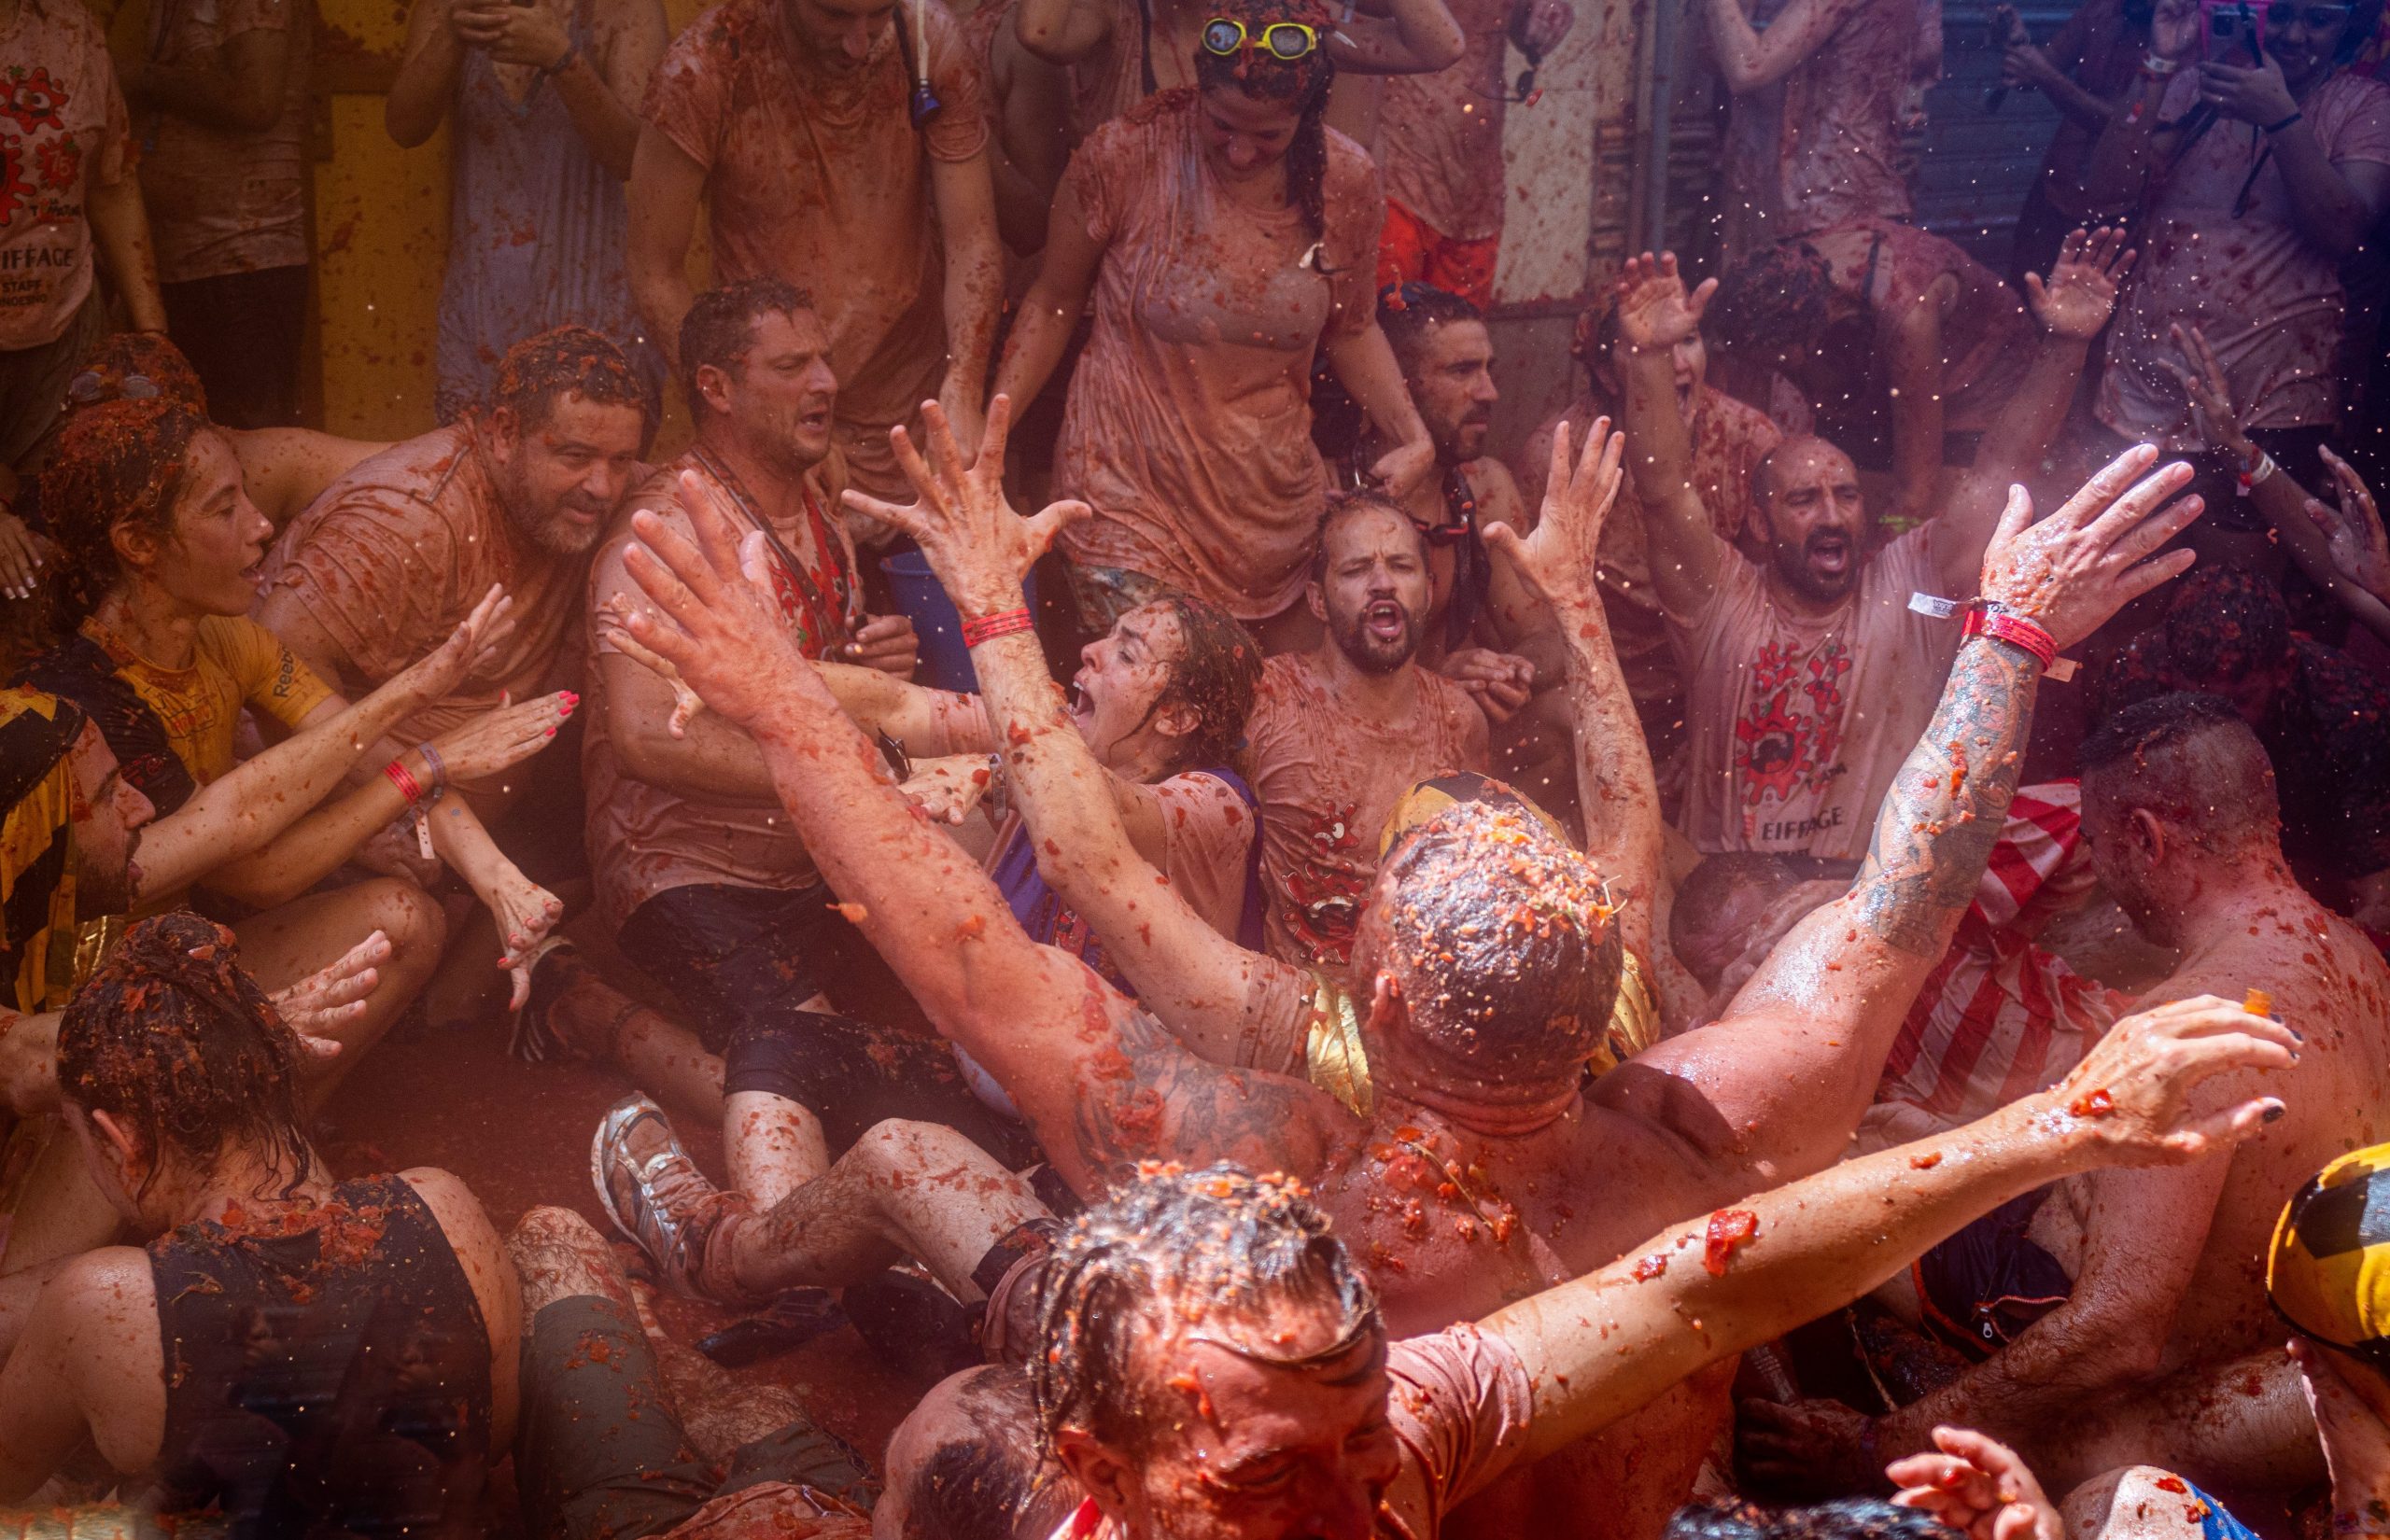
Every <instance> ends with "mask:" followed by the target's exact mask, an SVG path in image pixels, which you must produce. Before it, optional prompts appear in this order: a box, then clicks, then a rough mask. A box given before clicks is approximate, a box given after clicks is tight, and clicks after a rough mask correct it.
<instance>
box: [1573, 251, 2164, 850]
mask: <svg viewBox="0 0 2390 1540" xmlns="http://www.w3.org/2000/svg"><path fill="white" fill-rule="evenodd" d="M2130 260H2131V258H2130V253H2128V252H2126V251H2125V250H2124V249H2123V246H2122V241H2121V238H2120V237H2118V236H2116V234H2115V233H2114V232H2111V231H2102V232H2101V234H2100V235H2099V236H2097V237H2088V238H2084V239H2071V240H2070V241H2069V243H2068V247H2067V250H2066V252H2065V253H2064V254H2063V255H2062V256H2061V257H2060V261H2059V265H2058V266H2057V267H2055V268H2053V269H2052V270H2051V276H2050V281H2049V283H2048V285H2047V286H2046V287H2045V286H2043V285H2041V284H2039V283H2038V282H2037V283H2036V284H2035V286H2034V296H2033V298H2034V309H2035V312H2036V314H2037V315H2040V316H2041V318H2042V323H2043V326H2044V327H2045V329H2046V333H2047V335H2046V338H2045V340H2044V343H2043V345H2042V348H2041V350H2040V352H2039V354H2038V355H2037V356H2036V357H2035V359H2034V363H2033V367H2032V372H2031V373H2030V374H2029V376H2028V377H2027V379H2026V381H2025V383H2024V385H2023V386H2022V387H2021V388H2020V389H2019V391H2018V392H2017V397H2016V399H2015V400H2014V401H2013V402H2012V403H2011V404H2010V406H2009V408H2008V410H2007V413H2006V414H2005V415H2004V416H2003V418H2002V419H2001V422H2000V425H1999V427H1998V428H1997V429H1996V430H1995V431H1994V432H1993V433H1992V434H1991V436H1990V437H1989V440H1988V441H1986V442H1985V444H1984V446H1983V451H1982V453H1981V455H1978V457H1977V459H1976V463H1975V466H1974V467H1973V468H1972V469H1970V470H1969V471H1968V472H1966V473H1965V474H1964V475H1963V476H1962V477H1961V479H1960V482H1959V484H1958V487H1957V489H1956V490H1955V491H1954V492H1953V494H1952V495H1951V497H1950V499H1949V501H1948V504H1947V507H1946V508H1945V509H1944V511H1943V512H1942V514H1941V516H1940V517H1939V518H1937V519H1935V520H1934V521H1933V523H1932V524H1930V525H1926V526H1925V527H1924V528H1922V529H1919V530H1914V531H1912V532H1911V533H1909V534H1907V535H1905V536H1903V537H1901V538H1900V539H1896V540H1894V541H1892V542H1891V544H1890V545H1888V546H1886V547H1884V548H1883V549H1882V550H1881V551H1879V552H1871V550H1870V547H1871V543H1872V542H1871V541H1870V539H1869V538H1868V537H1869V533H1870V529H1871V522H1870V517H1869V510H1868V508H1867V505H1866V501H1865V498H1864V497H1863V496H1862V495H1861V492H1860V488H1859V477H1858V471H1857V469H1856V468H1855V467H1853V466H1852V464H1851V462H1850V457H1849V455H1845V454H1844V453H1843V452H1842V451H1841V450H1839V449H1836V448H1835V446H1834V445H1832V444H1830V443H1827V442H1825V441H1822V440H1820V439H1793V440H1788V441H1786V442H1784V443H1782V444H1780V445H1778V447H1777V449H1776V450H1775V452H1774V453H1773V454H1771V455H1769V456H1768V457H1767V460H1766V462H1765V464H1764V467H1763V468H1762V469H1761V471H1760V473H1759V475H1758V477H1757V482H1756V484H1757V486H1758V489H1759V494H1760V497H1759V507H1758V512H1759V514H1760V517H1761V521H1762V524H1763V526H1764V532H1765V534H1766V536H1767V538H1768V542H1769V555H1770V560H1769V561H1768V562H1767V563H1766V564H1765V565H1762V564H1759V563H1755V562H1752V561H1750V560H1747V559H1746V558H1745V557H1744V556H1743V555H1742V554H1741V553H1739V552H1737V551H1736V549H1735V548H1734V547H1732V546H1730V545H1728V544H1727V543H1726V542H1725V541H1723V540H1722V539H1719V538H1718V535H1717V530H1716V526H1715V524H1714V523H1713V521H1712V519H1711V517H1710V513H1709V511H1708V509H1707V508H1705V507H1704V506H1703V505H1702V501H1701V497H1700V496H1699V494H1697V493H1696V492H1695V491H1694V488H1693V484H1692V483H1691V481H1690V480H1689V479H1688V474H1687V472H1688V468H1689V465H1690V455H1689V446H1688V442H1687V440H1686V435H1685V429H1684V422H1683V418H1682V416H1681V415H1680V408H1679V394H1678V388H1677V383H1676V380H1675V377H1674V369H1673V364H1672V360H1671V349H1672V348H1673V347H1674V346H1675V344H1676V343H1678V342H1679V341H1680V340H1681V339H1682V338H1685V337H1687V336H1690V335H1692V334H1693V333H1694V331H1695V330H1696V329H1698V328H1699V326H1700V324H1701V314H1702V310H1703V308H1704V307H1705V306H1706V305H1707V304H1708V300H1709V293H1710V291H1711V290H1712V288H1713V286H1712V285H1707V284H1705V285H1704V286H1703V287H1701V288H1700V289H1696V290H1694V292H1693V293H1692V294H1690V295H1687V294H1686V293H1685V291H1684V286H1683V285H1682V284H1681V283H1680V281H1679V280H1678V278H1677V276H1676V259H1675V258H1673V257H1662V258H1659V259H1656V260H1655V259H1653V258H1652V256H1651V255H1650V254H1649V253H1646V254H1645V255H1644V256H1643V257H1641V258H1640V259H1636V260H1634V261H1631V262H1629V263H1628V264H1627V268H1626V273H1625V276H1624V277H1623V278H1622V279H1621V280H1620V301H1619V308H1618V326H1619V347H1618V353H1617V358H1618V367H1619V371H1620V372H1621V373H1622V374H1623V375H1624V376H1625V381H1626V427H1627V431H1628V432H1629V433H1630V434H1632V435H1636V437H1635V440H1634V442H1635V445H1636V453H1635V454H1634V455H1633V456H1632V459H1633V461H1634V468H1635V477H1636V484H1637V489H1638V491H1639V492H1640V493H1641V494H1642V501H1643V507H1644V510H1645V511H1646V514H1647V522H1646V525H1645V534H1646V536H1647V538H1648V539H1649V540H1650V542H1651V553H1652V562H1651V569H1652V585H1653V588H1654V591H1655V592H1656V593H1657V595H1658V596H1659V600H1660V604H1661V606H1662V607H1663V609H1665V610H1666V614H1667V617H1668V621H1669V627H1670V632H1671V637H1672V640H1673V641H1674V643H1675V646H1676V649H1677V654H1678V658H1679V661H1680V664H1681V665H1682V667H1683V671H1684V675H1685V685H1686V692H1687V702H1688V707H1689V709H1688V711H1687V723H1688V727H1689V730H1690V732H1691V734H1692V738H1693V749H1692V778H1691V783H1690V785H1689V786H1688V787H1687V788H1686V793H1685V803H1684V809H1683V812H1682V813H1681V815H1680V827H1681V828H1682V829H1683V831H1684V833H1685V834H1686V836H1687V837H1688V838H1690V839H1691V840H1692V841H1693V843H1694V845H1695V846H1696V847H1699V848H1700V849H1701V850H1703V851H1704V852H1705V853H1707V852H1714V851H1718V850H1772V851H1778V852H1785V853H1806V854H1808V855H1813V856H1830V857H1854V856H1858V855H1860V854H1861V853H1862V851H1863V834H1862V830H1863V828H1865V827H1866V825H1867V824H1868V822H1869V821H1870V820H1871V819H1872V818H1873V816H1874V813H1875V810H1876V808H1877V805H1879V804H1880V803H1882V802H1883V800H1884V797H1885V794H1886V792H1887V791H1888V790H1889V788H1890V787H1891V778H1892V776H1893V773H1894V772H1895V771H1896V770H1897V769H1898V768H1899V765H1900V762H1901V756H1902V755H1904V754H1905V753H1906V752H1907V749H1908V746H1909V745H1910V744H1912V743H1914V742H1915V741H1916V735H1917V734H1918V732H1919V730H1920V729H1921V728H1922V726H1923V725H1924V719H1925V717H1926V716H1927V714H1928V713H1929V712H1930V711H1931V710H1932V707H1931V706H1930V705H1929V704H1928V703H1929V702H1930V701H1931V700H1932V698H1933V681H1934V680H1935V679H1938V678H1939V677H1940V673H1941V669H1942V667H1943V666H1944V660H1945V659H1947V658H1948V657H1949V656H1950V647H1951V644H1952V642H1954V641H1955V640H1956V639H1957V637H1958V631H1959V627H1958V624H1957V623H1956V622H1955V621H1952V622H1945V621H1938V620H1932V619H1928V618H1927V617H1925V616H1921V615H1919V614H1917V613H1915V612H1913V611H1912V610H1910V609H1908V600H1909V595H1911V594H1912V593H1916V592H1919V591H1923V592H1926V593H1929V594H1942V595H1955V596H1958V597H1961V598H1963V597H1966V596H1968V595H1973V594H1975V592H1976V589H1975V571H1976V568H1977V567H1980V566H1981V565H1982V562H1983V555H1984V548H1985V545H1984V542H1985V541H1986V540H1987V539H1989V537H1990V534H1991V530H1992V527H1993V525H1994V524H1995V522H1996V521H1997V520H1998V518H1999V516H2000V507H2001V500H2002V497H2003V496H2004V495H2005V493H2006V491H2007V490H2008V489H2009V488H2010V486H2011V484H2012V483H2015V482H2017V481H2019V480H2021V479H2022V478H2023V476H2024V475H2025V474H2026V473H2027V471H2028V470H2029V469H2031V468H2032V467H2034V466H2035V465H2037V464H2038V463H2039V461H2040V458H2041V455H2042V452H2043V447H2044V445H2045V444H2046V442H2047V441H2048V439H2049V436H2050V435H2051V433H2052V432H2054V431H2055V430H2056V428H2057V427H2058V424H2059V422H2060V419H2061V417H2062V416H2063V415H2064V413H2065V411H2066V408H2067V404H2068V403H2069V402H2070V401H2071V400H2072V399H2074V384H2075V380H2076V378H2077V376H2079V375H2080V374H2081V372H2082V369H2083V360H2084V357H2085V353H2086V350H2087V349H2088V347H2089V345H2090V341H2091V339H2092V338H2093V337H2095V336H2097V335H2098V334H2099V330H2100V328H2101V327H2102V325H2104V324H2105V323H2106V321H2107V318H2108V312H2109V310H2110V308H2111V307H2112V306H2113V305H2114V303H2115V301H2116V283H2117V281H2118V280H2119V279H2120V278H2121V277H2122V276H2123V273H2125V271H2126V270H2127V268H2128V267H2129V266H2130Z"/></svg>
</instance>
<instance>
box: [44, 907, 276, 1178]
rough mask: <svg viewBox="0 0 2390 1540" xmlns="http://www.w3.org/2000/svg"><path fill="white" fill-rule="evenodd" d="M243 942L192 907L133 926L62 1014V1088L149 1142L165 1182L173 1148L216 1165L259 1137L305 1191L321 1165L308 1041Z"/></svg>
mask: <svg viewBox="0 0 2390 1540" xmlns="http://www.w3.org/2000/svg"><path fill="white" fill-rule="evenodd" d="M237 945H238V944H237V943H236V942H235V941H234V939H233V936H232V931H228V930H226V929H225V928H224V927H222V926H220V925H218V924H216V923H215V922H214V921H212V920H207V919H203V918H201V917H199V916H197V915H194V914H191V913H190V912H188V911H180V910H178V911H176V912H174V913H171V914H164V915H159V916H157V917H154V918H150V919H145V920H143V921H142V922H141V923H140V924H138V925H135V926H134V927H133V929H132V930H130V931H126V932H125V937H124V942H123V945H120V946H119V947H118V948H117V951H116V955H115V956H114V957H112V958H110V959H108V960H107V961H106V962H105V963H104V964H102V965H101V967H100V969H99V970H98V972H96V973H93V974H92V975H91V978H90V980H89V981H88V982H86V983H85V984H84V986H83V987H82V988H80V989H78V990H77V991H76V992H75V998H74V999H73V1000H72V1001H68V1002H67V1006H66V1013H65V1015H63V1017H62V1018H61V1019H60V1021H59V1024H58V1088H59V1090H60V1092H61V1093H62V1094H63V1095H64V1096H65V1097H66V1098H67V1099H70V1100H72V1101H74V1102H76V1103H77V1105H79V1106H83V1107H87V1108H89V1109H91V1111H93V1112H100V1113H107V1114H108V1115H109V1116H110V1117H113V1118H115V1119H116V1120H117V1121H118V1122H119V1123H120V1124H122V1125H123V1126H124V1127H126V1128H127V1129H128V1130H129V1131H130V1132H132V1133H133V1134H134V1135H135V1136H136V1137H137V1138H138V1139H140V1141H142V1142H143V1144H145V1145H146V1146H147V1147H148V1150H149V1152H150V1155H151V1156H152V1163H151V1166H150V1175H151V1176H153V1177H154V1176H155V1175H156V1174H157V1169H158V1168H157V1165H156V1162H155V1157H156V1156H157V1155H160V1154H162V1152H163V1151H165V1150H166V1149H167V1148H168V1147H169V1146H171V1147H173V1148H174V1149H176V1150H178V1151H180V1152H181V1153H182V1154H184V1155H189V1156H190V1157H191V1158H192V1159H194V1160H199V1161H207V1160H212V1159H214V1158H215V1157H216V1156H217V1155H219V1154H221V1153H222V1152H223V1151H224V1150H225V1149H226V1148H227V1147H228V1146H231V1145H233V1144H236V1143H239V1144H246V1143H254V1144H259V1145H262V1146H264V1147H265V1149H266V1151H267V1152H268V1154H269V1155H270V1157H271V1160H272V1164H273V1165H274V1166H275V1167H277V1168H279V1169H282V1170H284V1171H286V1172H288V1173H291V1185H292V1186H293V1187H296V1186H297V1185H298V1184H299V1183H302V1182H303V1181H305V1180H306V1178H307V1176H308V1174H309V1173H310V1171H312V1170H313V1169H314V1166H315V1154H314V1152H313V1151H312V1150H311V1149H310V1148H309V1146H308V1144H307V1140H306V1136H305V1135H304V1134H303V1133H302V1132H301V1131H300V1127H299V1099H298V1086H297V1070H298V1063H299V1056H300V1052H301V1050H300V1047H299V1037H298V1034H297V1033H296V1032H294V1031H292V1030H291V1029H290V1026H289V1024H288V1023H287V1022H285V1021H284V1020H283V1019H282V1013H281V1012H279V1011H277V1010H275V1009H274V1001H271V1000H269V999H267V998H266V993H265V991H264V990H263V989H261V988H260V987H258V982H257V980H255V979H253V978H251V977H250V976H249V975H248V973H246V971H244V970H243V969H242V967H241V966H240V961H239V957H238V954H237V950H236V948H237ZM194 954H196V955H194ZM145 1185H146V1182H145ZM258 1196H260V1197H266V1196H269V1195H266V1194H263V1193H260V1194H259V1195H258ZM284 1196H288V1194H287V1193H286V1194H285V1195H284Z"/></svg>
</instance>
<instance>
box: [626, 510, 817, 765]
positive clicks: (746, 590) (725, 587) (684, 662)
mask: <svg viewBox="0 0 2390 1540" xmlns="http://www.w3.org/2000/svg"><path fill="white" fill-rule="evenodd" d="M681 505H682V508H683V509H684V510H685V511H687V514H688V518H689V524H690V525H691V527H692V528H694V529H695V530H696V539H694V540H692V539H689V537H687V536H685V535H683V534H682V533H681V532H680V531H679V530H677V529H675V528H673V527H672V525H670V524H669V523H668V522H667V521H666V520H665V519H664V518H663V517H662V516H661V515H659V514H657V513H656V512H654V511H653V510H649V509H640V511H637V512H635V513H633V514H632V515H631V532H632V533H633V534H634V535H635V536H637V537H638V538H637V539H634V540H633V541H632V542H631V544H630V545H629V546H628V547H626V549H625V550H624V553H623V567H624V568H625V570H626V571H628V572H629V573H630V575H631V581H633V582H635V583H637V584H639V586H640V592H641V593H643V594H645V595H647V596H648V598H649V599H650V600H651V601H652V602H653V603H654V605H655V608H656V609H658V610H661V611H662V614H660V615H659V614H652V613H650V612H649V611H647V610H645V609H631V610H629V611H628V612H627V613H626V614H625V615H624V616H623V619H622V630H623V631H624V632H625V633H626V634H627V635H628V636H629V637H630V639H631V640H632V641H634V642H637V643H638V644H639V645H640V647H642V648H644V649H646V650H647V651H649V652H651V653H653V654H654V655H655V656H657V657H658V658H661V659H662V660H663V661H664V662H666V663H668V664H670V665H672V667H673V668H674V670H675V671H676V672H678V674H679V675H680V677H681V679H682V680H683V681H685V682H686V683H687V685H688V687H689V688H690V689H692V690H694V691H696V693H697V695H698V697H699V698H700V699H701V700H703V701H704V702H705V704H706V706H707V707H710V709H712V710H713V711H715V712H717V713H719V714H720V715H721V716H723V717H724V718H725V719H726V720H728V721H732V722H735V723H737V724H738V726H740V727H747V728H752V727H753V726H754V724H755V723H756V722H758V721H761V720H762V719H763V718H764V717H765V716H766V714H767V713H768V712H769V711H770V710H771V708H772V706H773V705H774V703H775V702H777V701H780V700H781V699H783V698H785V696H786V695H787V694H788V693H789V692H790V691H791V690H792V689H793V688H794V687H795V686H796V685H797V683H798V682H799V681H800V680H802V679H804V677H805V672H806V669H807V668H808V664H807V663H806V660H805V655H804V654H803V653H801V652H799V651H797V649H796V643H795V641H794V638H793V637H791V636H790V635H789V629H788V626H787V625H786V623H783V621H782V620H781V618H780V606H779V603H778V602H777V600H775V599H774V598H773V597H772V581H771V575H770V567H769V565H768V562H769V557H768V555H767V553H766V550H765V545H764V532H763V531H762V530H760V529H752V530H744V531H743V535H744V538H743V539H742V538H741V536H742V529H741V526H740V525H739V524H738V521H736V520H735V519H734V518H733V517H732V516H731V514H730V512H729V511H728V510H726V509H724V507H723V506H722V505H721V504H720V503H719V502H718V501H716V500H715V498H714V497H713V494H712V491H711V489H710V488H709V487H708V486H707V485H706V483H705V482H704V480H703V478H701V477H699V476H698V475H697V474H696V472H695V471H689V470H684V471H682V473H681Z"/></svg>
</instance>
